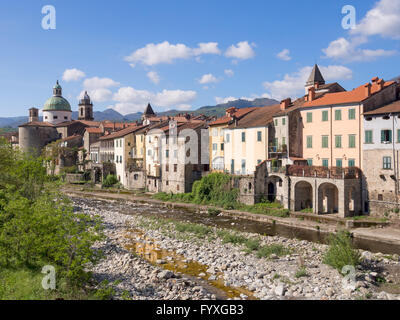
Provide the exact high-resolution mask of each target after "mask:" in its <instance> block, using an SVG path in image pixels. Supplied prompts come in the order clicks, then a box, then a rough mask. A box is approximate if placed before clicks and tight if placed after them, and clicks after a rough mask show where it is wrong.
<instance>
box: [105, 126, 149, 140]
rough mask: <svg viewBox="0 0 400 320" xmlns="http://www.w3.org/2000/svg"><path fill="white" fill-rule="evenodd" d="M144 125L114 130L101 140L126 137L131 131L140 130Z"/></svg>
mask: <svg viewBox="0 0 400 320" xmlns="http://www.w3.org/2000/svg"><path fill="white" fill-rule="evenodd" d="M141 128H142V126H129V127H128V128H125V129H122V130H119V131H116V132H113V133H111V134H108V135H105V136H102V137H100V139H99V140H110V139H117V138H121V137H124V136H126V135H128V134H130V133H133V132H135V131H138V130H139V129H141Z"/></svg>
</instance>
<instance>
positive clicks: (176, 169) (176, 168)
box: [174, 164, 178, 172]
mask: <svg viewBox="0 0 400 320" xmlns="http://www.w3.org/2000/svg"><path fill="white" fill-rule="evenodd" d="M177 171H178V165H177V164H174V172H177Z"/></svg>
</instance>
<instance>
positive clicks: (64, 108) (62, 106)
mask: <svg viewBox="0 0 400 320" xmlns="http://www.w3.org/2000/svg"><path fill="white" fill-rule="evenodd" d="M71 115H72V111H71V105H70V104H69V102H68V101H67V100H66V99H65V98H63V96H62V88H61V86H60V84H59V83H58V81H57V83H56V85H55V86H54V87H53V96H52V97H51V98H50V99H48V100H47V101H46V103H45V104H44V107H43V121H44V122H48V123H51V124H59V123H62V122H67V121H71Z"/></svg>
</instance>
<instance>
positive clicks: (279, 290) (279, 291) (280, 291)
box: [274, 283, 286, 296]
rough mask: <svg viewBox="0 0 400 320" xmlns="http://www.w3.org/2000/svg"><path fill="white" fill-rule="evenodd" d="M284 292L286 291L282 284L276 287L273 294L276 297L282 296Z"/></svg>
mask: <svg viewBox="0 0 400 320" xmlns="http://www.w3.org/2000/svg"><path fill="white" fill-rule="evenodd" d="M285 291H286V288H285V285H284V284H282V283H281V284H279V285H278V286H276V287H275V290H274V292H275V294H276V295H277V296H284V295H285Z"/></svg>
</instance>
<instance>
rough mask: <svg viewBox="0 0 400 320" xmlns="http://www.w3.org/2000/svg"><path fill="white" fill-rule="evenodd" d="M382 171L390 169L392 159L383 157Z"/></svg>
mask: <svg viewBox="0 0 400 320" xmlns="http://www.w3.org/2000/svg"><path fill="white" fill-rule="evenodd" d="M383 169H392V157H383Z"/></svg>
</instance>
